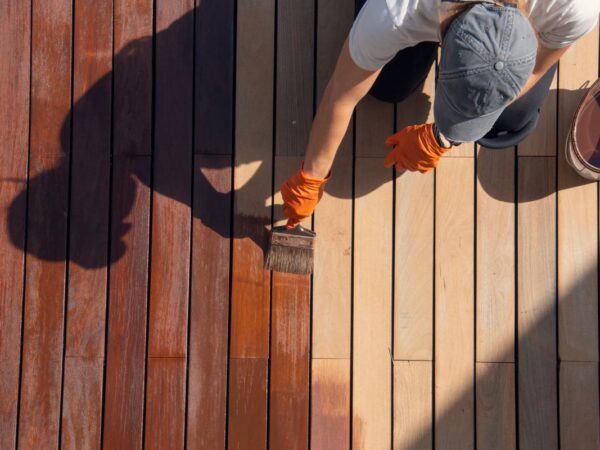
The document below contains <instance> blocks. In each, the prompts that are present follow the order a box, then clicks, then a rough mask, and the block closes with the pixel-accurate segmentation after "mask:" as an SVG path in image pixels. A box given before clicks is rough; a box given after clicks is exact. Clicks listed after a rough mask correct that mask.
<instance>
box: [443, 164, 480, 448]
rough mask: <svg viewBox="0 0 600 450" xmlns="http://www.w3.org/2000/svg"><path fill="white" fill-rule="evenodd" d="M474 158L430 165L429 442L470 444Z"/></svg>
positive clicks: (472, 405) (457, 446) (471, 436)
mask: <svg viewBox="0 0 600 450" xmlns="http://www.w3.org/2000/svg"><path fill="white" fill-rule="evenodd" d="M473 190H474V161H473V159H471V158H447V159H446V160H443V161H442V162H441V163H440V165H439V166H438V168H437V169H436V203H435V208H436V224H435V242H436V243H435V245H436V247H435V248H436V255H435V258H436V261H435V393H434V395H435V418H436V419H435V420H436V431H435V444H436V446H437V447H440V448H442V447H443V448H447V449H469V448H473V446H474V443H473V436H474V430H473V429H474V423H473V416H474V414H473V408H474V398H473V387H474V381H475V380H474V367H473V364H474V363H473V360H474V350H475V349H474V325H475V324H474V322H475V318H474V307H475V305H474V299H473V296H474V286H473V281H474V267H473V264H474V225H475V224H474V217H473V213H474V211H473V209H474V192H473Z"/></svg>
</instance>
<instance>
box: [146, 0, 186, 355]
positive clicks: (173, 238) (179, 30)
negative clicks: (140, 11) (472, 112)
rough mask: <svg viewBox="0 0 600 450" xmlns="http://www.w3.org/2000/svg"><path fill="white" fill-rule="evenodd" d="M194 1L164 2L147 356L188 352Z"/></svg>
mask: <svg viewBox="0 0 600 450" xmlns="http://www.w3.org/2000/svg"><path fill="white" fill-rule="evenodd" d="M193 8H194V3H193V0H178V1H175V2H173V1H171V2H168V3H164V4H163V3H162V2H159V3H158V5H157V11H156V27H157V35H156V86H155V91H156V104H155V125H154V128H155V129H154V135H155V142H154V174H153V186H152V188H153V197H152V260H151V263H150V270H151V273H150V280H151V282H150V317H149V321H148V339H149V342H148V356H149V357H178V356H186V352H187V328H188V326H187V316H188V296H189V292H188V289H189V267H190V259H189V255H190V236H191V220H190V214H191V191H192V172H191V170H190V165H192V164H193V151H192V132H193V130H192V121H191V119H192V111H193V104H192V97H193V95H192V94H193V90H192V81H193V79H192V78H193V49H192V46H191V45H190V44H189V43H190V42H191V41H193V36H194V17H193Z"/></svg>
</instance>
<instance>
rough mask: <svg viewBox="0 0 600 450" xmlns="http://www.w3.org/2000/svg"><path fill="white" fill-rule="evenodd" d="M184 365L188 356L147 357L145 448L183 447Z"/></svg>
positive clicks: (160, 449)
mask: <svg viewBox="0 0 600 450" xmlns="http://www.w3.org/2000/svg"><path fill="white" fill-rule="evenodd" d="M185 366H186V360H185V358H148V387H147V389H146V423H145V427H144V431H145V439H144V448H151V449H157V450H162V449H165V448H172V449H183V448H184V433H185V376H184V375H185Z"/></svg>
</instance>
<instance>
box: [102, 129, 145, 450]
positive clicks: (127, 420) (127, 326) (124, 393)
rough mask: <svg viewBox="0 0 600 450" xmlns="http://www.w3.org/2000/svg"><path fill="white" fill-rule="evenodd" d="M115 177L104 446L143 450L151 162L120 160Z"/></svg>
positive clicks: (116, 162) (133, 158)
mask: <svg viewBox="0 0 600 450" xmlns="http://www.w3.org/2000/svg"><path fill="white" fill-rule="evenodd" d="M115 139H118V136H115ZM112 177H113V187H112V192H113V196H112V201H111V209H112V212H111V217H112V221H111V222H112V223H111V258H113V260H114V263H113V264H112V266H111V270H110V289H109V306H108V311H109V314H108V336H107V361H106V382H105V385H106V387H105V406H104V423H103V426H104V429H103V442H104V447H105V448H114V447H117V446H124V447H127V448H131V449H136V448H141V445H142V429H143V412H144V384H145V356H146V321H147V316H148V312H147V303H148V301H147V293H148V249H149V241H150V236H149V233H150V230H149V226H150V217H149V216H150V189H149V187H148V186H149V183H150V157H148V156H141V157H140V156H117V157H115V158H114V160H113V175H112ZM126 224H129V225H126ZM123 380H127V382H126V383H124V382H123Z"/></svg>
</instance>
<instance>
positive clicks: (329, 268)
mask: <svg viewBox="0 0 600 450" xmlns="http://www.w3.org/2000/svg"><path fill="white" fill-rule="evenodd" d="M317 6H318V11H317V55H316V64H317V66H316V83H317V84H316V91H317V96H316V97H317V102H319V101H320V99H321V98H322V95H323V92H324V90H325V87H326V85H327V83H328V81H329V78H330V76H331V74H332V73H333V69H334V66H335V63H336V61H337V57H338V54H339V52H340V50H341V48H342V45H343V43H344V40H345V39H346V36H347V34H348V30H349V28H350V26H351V24H352V18H353V13H354V5H353V4H352V2H347V1H343V0H335V1H327V2H317ZM352 128H353V124H352V123H351V124H350V125H349V130H348V131H347V132H346V136H345V137H344V139H343V141H342V143H341V145H340V147H339V148H338V151H337V155H336V157H335V160H334V162H333V166H332V168H331V173H332V176H331V179H330V180H329V181H328V182H327V185H326V186H325V192H324V194H323V197H322V198H321V201H320V202H319V206H318V208H317V209H316V210H315V212H314V223H315V228H314V230H315V231H316V232H317V236H318V237H317V245H316V248H315V267H314V272H313V292H314V293H313V307H312V308H313V314H312V350H311V351H312V355H313V358H350V330H351V325H350V309H351V304H350V303H351V302H350V299H351V294H350V291H351V288H352V283H351V275H352V274H351V270H352V269H351V264H352V144H353V139H352ZM334 268H335V269H334ZM314 425H315V424H313V426H314Z"/></svg>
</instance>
